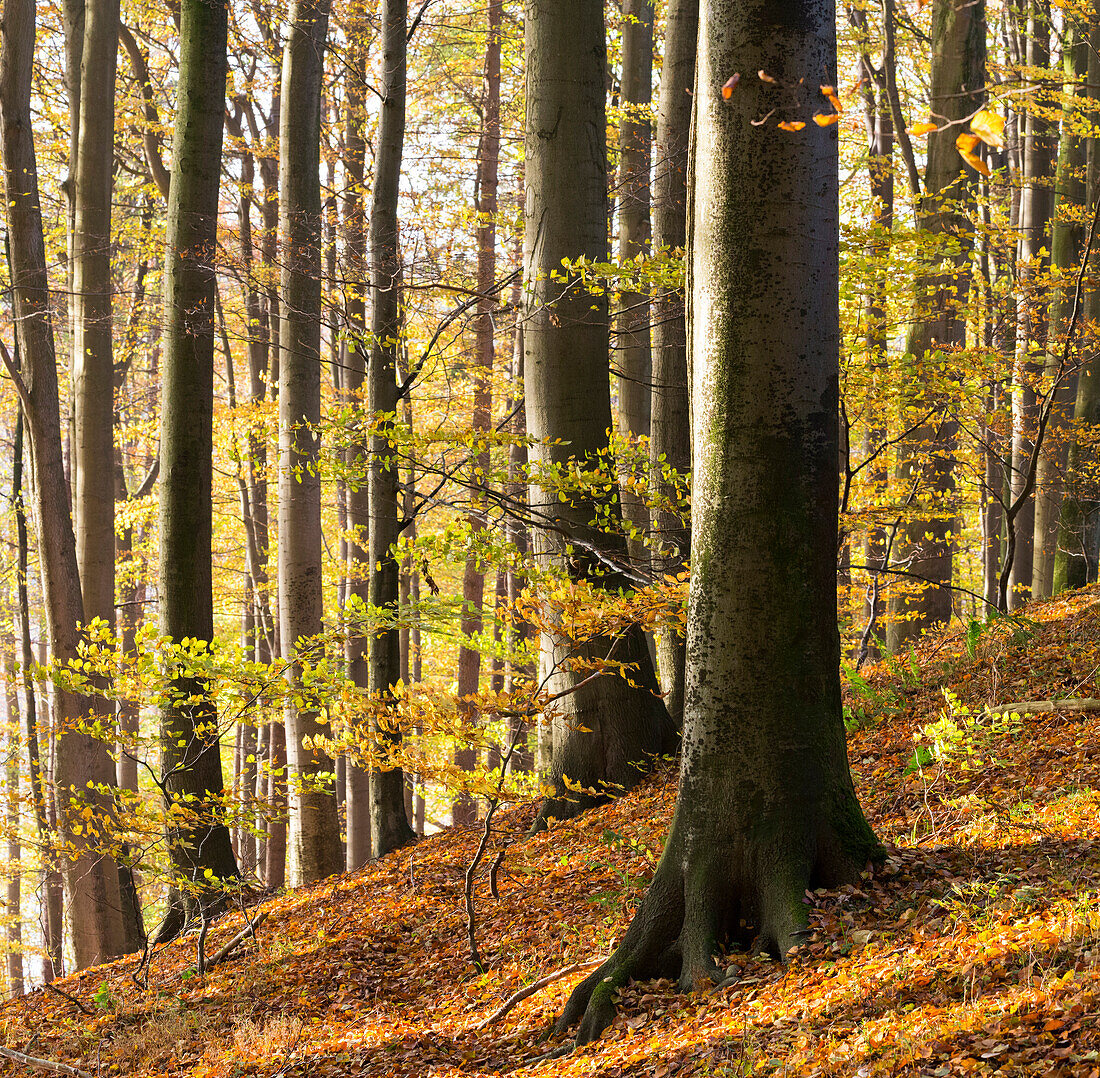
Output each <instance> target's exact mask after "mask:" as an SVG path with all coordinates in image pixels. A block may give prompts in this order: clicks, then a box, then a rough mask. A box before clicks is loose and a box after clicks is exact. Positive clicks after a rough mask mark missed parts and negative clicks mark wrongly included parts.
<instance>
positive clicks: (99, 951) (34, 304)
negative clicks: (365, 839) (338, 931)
mask: <svg viewBox="0 0 1100 1078" xmlns="http://www.w3.org/2000/svg"><path fill="white" fill-rule="evenodd" d="M2 35H3V38H2V48H0V128H2V130H3V149H4V153H3V158H4V166H3V167H4V190H5V204H6V206H7V220H8V232H9V235H10V238H11V279H12V295H13V301H14V308H15V324H16V343H17V348H18V354H19V356H20V362H21V365H22V372H21V375H19V374H18V372H16V374H15V376H16V377H20V379H21V383H20V390H21V398H22V400H21V403H22V406H23V409H24V413H25V417H26V423H27V430H28V433H29V441H30V446H31V462H32V466H33V469H34V480H35V482H34V494H35V497H34V515H35V525H36V530H37V533H38V550H39V561H40V565H41V573H42V585H43V594H44V599H45V615H46V628H47V635H48V638H49V647H50V656H51V659H52V660H53V661H55V662H58V663H66V662H68V661H69V660H70V659H75V658H76V656H77V647H78V643H79V639H80V636H79V629H78V626H79V623H80V622H81V621H82V620H83V608H82V599H81V592H80V574H79V571H78V569H77V560H76V538H75V535H74V533H73V526H72V514H71V501H70V492H69V485H68V482H67V481H66V478H65V470H64V464H63V459H62V452H61V417H60V408H59V404H58V386H57V361H56V352H55V348H54V336H53V326H52V323H51V319H50V299H49V285H48V281H47V276H46V253H45V244H44V241H43V235H42V213H41V206H40V202H39V195H38V172H37V163H36V159H35V149H34V135H33V128H32V120H31V109H30V96H31V74H32V70H33V65H34V51H35V5H34V4H33V3H29V2H27V0H9V2H8V3H7V4H5V7H4V17H3V26H2ZM9 373H12V372H9ZM112 547H113V543H112ZM52 692H53V713H54V715H55V717H56V721H57V724H58V733H57V747H56V764H55V771H54V783H55V790H56V799H57V814H58V824H59V827H60V830H61V837H62V840H63V842H64V843H65V845H66V847H67V850H66V856H64V857H62V858H61V863H62V866H63V873H64V880H65V897H66V911H65V915H66V921H67V929H68V935H69V937H70V942H71V946H72V951H73V956H74V958H75V961H76V965H77V968H83V967H85V966H89V965H93V964H95V963H96V962H101V961H104V960H105V959H108V958H111V957H114V956H115V955H117V954H119V953H120V952H121V949H122V946H123V941H122V921H121V917H120V915H119V893H118V873H117V871H116V868H115V865H114V863H113V861H112V860H111V859H110V858H109V857H107V856H105V855H104V854H103V853H102V852H101V851H100V850H99V849H98V848H97V843H96V841H95V838H94V837H93V836H89V835H88V833H87V830H86V829H85V826H84V825H85V823H86V821H85V820H84V819H83V817H82V815H81V813H82V810H83V808H84V807H85V806H88V807H90V808H92V810H93V811H94V812H95V814H96V816H97V819H98V820H99V821H100V826H101V827H102V828H103V830H104V831H105V832H106V831H109V829H110V821H111V818H112V812H111V808H112V804H111V797H110V794H109V793H103V792H100V791H101V790H109V788H110V787H111V786H112V785H113V782H114V764H113V762H112V761H111V758H110V754H109V753H108V751H107V746H106V745H105V744H104V743H103V742H102V741H101V740H99V739H98V738H95V737H93V736H91V735H90V734H88V733H85V732H83V731H81V730H80V729H79V728H78V722H79V719H80V718H81V716H83V715H84V714H86V713H87V711H88V710H90V702H89V701H87V700H85V699H83V698H79V697H76V696H74V695H72V694H71V693H69V692H67V691H64V690H63V689H61V688H60V687H58V686H56V685H54V687H53V689H52ZM89 783H92V786H91V787H89V785H88V784H89Z"/></svg>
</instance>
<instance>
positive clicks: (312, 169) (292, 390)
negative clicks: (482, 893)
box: [279, 0, 343, 884]
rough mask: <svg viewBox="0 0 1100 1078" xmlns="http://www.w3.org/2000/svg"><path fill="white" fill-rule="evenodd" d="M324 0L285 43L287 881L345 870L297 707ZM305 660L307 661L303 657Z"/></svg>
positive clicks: (329, 794)
mask: <svg viewBox="0 0 1100 1078" xmlns="http://www.w3.org/2000/svg"><path fill="white" fill-rule="evenodd" d="M328 15H329V3H328V0H295V2H294V3H292V5H291V8H290V16H289V23H290V28H289V31H288V34H287V39H286V45H285V48H284V51H283V79H282V91H281V95H280V96H281V100H282V102H283V109H282V122H281V124H280V128H279V147H280V150H279V152H280V164H279V174H280V180H281V182H280V186H279V250H280V252H281V254H282V258H283V269H282V278H281V288H280V292H281V295H282V301H283V311H282V325H281V336H280V339H279V352H280V358H279V635H280V638H281V641H282V652H283V658H284V659H285V660H294V662H293V665H292V666H290V668H289V669H288V673H287V678H288V681H289V683H290V685H291V689H292V691H291V692H290V693H288V696H287V703H286V706H285V709H284V716H285V721H286V751H287V763H288V767H289V775H288V779H289V783H288V795H289V808H290V835H289V854H290V863H289V865H288V873H289V876H290V881H291V883H292V884H303V883H313V882H315V881H316V880H320V879H324V878H325V877H326V876H331V875H333V873H336V872H339V871H340V870H341V868H342V867H343V857H342V854H341V850H340V822H339V818H338V817H337V814H336V794H335V791H334V790H333V789H332V786H331V782H332V780H331V778H326V777H324V776H325V775H329V776H331V775H332V774H333V773H334V772H335V770H336V768H335V766H334V764H333V761H332V759H331V758H330V757H329V756H328V755H327V754H326V753H325V752H324V751H323V750H321V749H320V748H318V747H313V748H308V747H307V746H306V743H305V742H306V739H307V738H312V737H317V736H321V737H330V736H331V733H332V731H331V727H330V725H329V722H328V718H327V716H326V714H325V713H323V712H320V711H316V710H312V709H311V708H309V707H308V705H307V706H298V705H297V704H296V702H295V700H296V697H297V696H298V694H299V692H300V690H299V689H298V688H297V687H298V686H299V685H300V678H301V672H302V668H301V665H300V660H299V659H298V656H299V654H300V649H301V648H302V647H303V646H304V647H306V648H307V649H308V648H309V647H310V646H311V641H312V640H313V638H315V637H316V636H317V635H318V634H319V633H320V632H321V613H322V599H321V477H320V475H319V473H318V460H319V455H320V452H319V451H320V445H319V443H320V433H319V430H318V428H319V427H320V423H321V184H320V152H321V151H320V146H321V141H320V140H321V79H322V74H323V71H324V50H325V39H326V37H327V35H328ZM314 658H316V657H314ZM306 661H309V657H308V656H307V659H306Z"/></svg>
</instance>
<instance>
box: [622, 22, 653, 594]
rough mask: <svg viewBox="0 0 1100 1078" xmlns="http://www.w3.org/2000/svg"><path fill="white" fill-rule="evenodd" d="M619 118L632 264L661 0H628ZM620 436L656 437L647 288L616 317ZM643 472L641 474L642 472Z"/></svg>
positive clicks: (641, 503) (626, 253) (642, 520)
mask: <svg viewBox="0 0 1100 1078" xmlns="http://www.w3.org/2000/svg"><path fill="white" fill-rule="evenodd" d="M619 85H620V90H621V97H620V108H621V109H622V119H621V121H620V123H619V205H618V210H619V260H620V262H622V263H624V264H626V263H629V262H631V261H633V260H640V259H645V258H647V257H648V256H649V241H650V186H649V171H650V157H651V156H652V145H653V125H652V119H651V117H650V105H651V102H652V100H653V2H652V0H622V73H621V77H620V79H619ZM616 329H617V331H618V339H617V342H616V349H615V358H614V361H613V366H614V367H615V368H616V370H617V372H618V373H617V377H616V388H617V391H618V393H617V395H618V428H619V434H620V435H622V436H624V437H629V438H631V439H632V440H637V439H638V438H641V437H648V436H649V433H650V425H651V415H650V409H651V402H650V398H651V395H652V391H651V388H650V387H651V383H652V382H653V357H652V352H651V349H650V303H649V295H648V293H647V292H639V291H634V290H628V291H625V292H623V294H622V299H621V301H620V303H619V311H618V316H617V318H616ZM624 464H626V467H622V466H620V472H621V474H622V478H623V482H622V484H621V498H622V507H623V517H624V519H625V521H626V523H627V549H628V550H629V551H630V557H631V561H632V562H633V569H634V571H635V572H636V573H638V574H639V575H640V576H641V577H643V578H644V577H647V576H648V574H649V564H648V563H649V551H648V548H647V546H646V537H647V535H648V533H649V508H648V507H647V505H646V503H645V499H644V498H642V497H640V496H639V494H638V493H637V492H636V490H635V486H634V477H635V476H634V473H635V472H636V471H637V466H636V461H635V454H634V453H628V455H627V460H626V461H625V462H624ZM639 478H640V477H639Z"/></svg>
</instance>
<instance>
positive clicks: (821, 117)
mask: <svg viewBox="0 0 1100 1078" xmlns="http://www.w3.org/2000/svg"><path fill="white" fill-rule="evenodd" d="M839 119H840V113H838V112H818V113H815V114H814V123H815V124H817V126H818V127H828V126H829V125H830V124H835V123H836V122H837V120H839Z"/></svg>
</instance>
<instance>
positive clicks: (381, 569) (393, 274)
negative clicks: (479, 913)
mask: <svg viewBox="0 0 1100 1078" xmlns="http://www.w3.org/2000/svg"><path fill="white" fill-rule="evenodd" d="M379 21H380V24H381V27H382V69H383V77H382V111H381V116H380V118H379V120H378V135H377V143H376V146H375V155H374V189H373V191H372V192H371V211H370V237H369V243H370V263H371V356H370V373H369V375H368V378H367V407H368V408H369V410H370V411H371V413H372V414H373V415H374V417H375V423H376V433H375V434H374V435H373V436H372V438H371V464H370V484H369V498H370V565H371V567H372V568H371V579H370V601H371V606H372V607H374V608H375V609H376V610H379V611H386V612H387V613H388V614H389V615H390V616H391V624H389V625H384V626H379V627H377V628H376V629H375V630H374V632H373V635H372V636H371V640H370V648H369V663H370V683H371V691H372V693H374V695H375V696H376V697H378V698H379V699H384V698H385V697H386V695H387V694H388V693H390V692H391V691H392V689H393V686H394V685H396V684H397V680H398V678H399V676H400V672H401V645H400V640H399V632H398V628H397V625H396V620H397V617H396V615H397V613H398V604H399V602H400V595H399V591H400V582H399V579H398V578H399V574H400V567H399V565H398V562H397V557H396V555H395V552H394V544H395V543H396V542H397V537H398V531H399V525H400V522H399V520H398V515H399V514H398V507H399V501H398V499H399V496H400V484H401V477H400V471H399V467H398V459H397V453H396V447H395V445H394V443H393V437H392V431H393V425H394V424H395V422H396V419H397V360H398V355H399V353H400V349H401V337H402V324H401V323H402V319H401V253H400V235H399V232H398V224H397V203H398V196H399V193H400V182H401V158H402V154H403V152H404V146H405V93H406V45H407V40H406V34H407V33H408V30H407V24H408V2H407V0H382V6H381V10H380V16H379ZM374 737H375V741H376V747H377V751H378V754H379V756H380V760H379V766H378V767H376V768H374V769H373V770H372V771H371V774H370V816H371V852H372V853H373V854H374V856H375V857H382V856H383V855H385V854H387V853H389V852H390V851H391V850H396V849H397V848H398V847H399V846H403V845H405V844H406V843H408V842H410V841H411V840H412V839H413V838H414V837H415V836H414V835H413V831H412V828H411V827H410V826H409V821H408V818H407V816H406V814H405V776H404V773H403V772H402V769H401V767H400V765H398V764H396V763H395V762H394V761H393V760H392V759H389V758H388V757H390V755H391V754H392V752H394V751H396V749H397V748H398V746H399V745H400V742H401V732H400V730H396V729H383V728H382V726H381V725H380V724H376V727H375V730H374Z"/></svg>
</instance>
